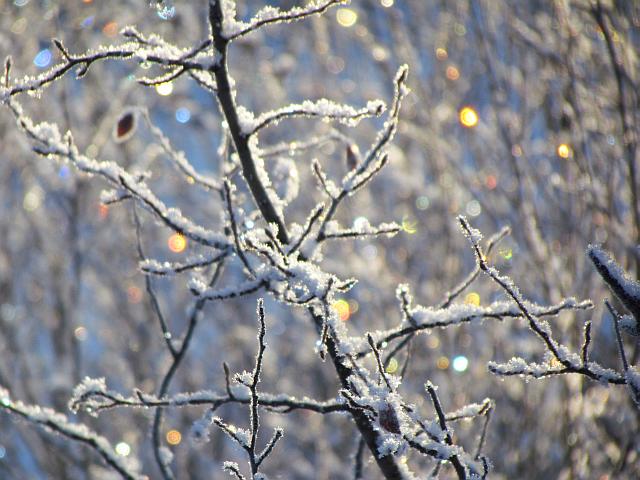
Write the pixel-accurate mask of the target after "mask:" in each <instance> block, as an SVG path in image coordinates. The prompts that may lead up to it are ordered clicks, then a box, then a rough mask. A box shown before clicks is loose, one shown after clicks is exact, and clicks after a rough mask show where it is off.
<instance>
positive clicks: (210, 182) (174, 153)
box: [142, 109, 222, 192]
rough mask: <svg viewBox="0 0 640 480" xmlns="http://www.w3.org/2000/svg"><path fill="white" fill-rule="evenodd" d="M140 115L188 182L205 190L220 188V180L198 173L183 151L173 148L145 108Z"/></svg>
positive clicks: (219, 189) (217, 189)
mask: <svg viewBox="0 0 640 480" xmlns="http://www.w3.org/2000/svg"><path fill="white" fill-rule="evenodd" d="M142 116H143V117H144V119H145V121H146V123H147V125H148V126H149V130H151V133H152V134H153V136H154V137H155V138H156V140H157V141H158V143H159V144H160V146H161V147H162V149H163V150H164V151H165V153H166V154H167V155H168V156H169V158H170V159H171V161H172V162H173V163H174V164H175V166H176V167H177V169H178V170H179V171H180V172H182V173H183V174H184V175H185V177H186V179H187V181H188V182H189V183H196V184H198V185H201V186H202V187H204V188H205V189H207V190H214V191H217V192H220V191H221V190H222V189H221V186H220V182H218V181H217V180H215V179H213V178H211V177H209V176H207V175H202V174H200V173H198V172H197V171H196V169H195V168H194V167H193V165H191V163H189V161H188V160H187V157H186V155H185V153H184V152H183V151H181V150H174V149H173V147H172V146H171V142H170V141H169V139H168V138H167V136H166V135H165V134H164V133H163V132H162V130H160V128H158V127H156V126H155V125H154V124H153V122H151V117H150V116H149V112H148V111H147V110H146V109H145V110H143V111H142Z"/></svg>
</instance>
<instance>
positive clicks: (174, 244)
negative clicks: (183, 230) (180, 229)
mask: <svg viewBox="0 0 640 480" xmlns="http://www.w3.org/2000/svg"><path fill="white" fill-rule="evenodd" d="M167 246H168V247H169V250H171V251H172V252H173V253H180V252H183V251H184V249H185V248H187V239H186V238H185V236H184V235H182V234H180V233H174V234H172V235H171V236H170V237H169V240H167Z"/></svg>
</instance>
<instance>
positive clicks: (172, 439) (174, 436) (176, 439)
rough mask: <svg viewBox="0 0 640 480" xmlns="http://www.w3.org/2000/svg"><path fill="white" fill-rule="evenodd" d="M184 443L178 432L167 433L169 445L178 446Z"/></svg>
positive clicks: (170, 431)
mask: <svg viewBox="0 0 640 480" xmlns="http://www.w3.org/2000/svg"><path fill="white" fill-rule="evenodd" d="M181 441H182V434H181V433H180V432H179V431H178V430H169V431H168V432H167V443H168V444H169V445H178V444H179V443H180V442H181Z"/></svg>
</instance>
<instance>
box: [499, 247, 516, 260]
mask: <svg viewBox="0 0 640 480" xmlns="http://www.w3.org/2000/svg"><path fill="white" fill-rule="evenodd" d="M498 253H499V254H500V256H501V257H502V258H504V259H505V260H511V259H512V258H513V250H512V249H511V248H501V249H500V250H498Z"/></svg>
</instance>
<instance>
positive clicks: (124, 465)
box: [0, 379, 144, 480]
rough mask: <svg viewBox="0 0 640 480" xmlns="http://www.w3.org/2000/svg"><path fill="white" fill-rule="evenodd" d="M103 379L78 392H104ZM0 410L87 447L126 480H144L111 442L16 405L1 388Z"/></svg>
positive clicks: (57, 416) (46, 411) (61, 418)
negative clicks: (92, 390)
mask: <svg viewBox="0 0 640 480" xmlns="http://www.w3.org/2000/svg"><path fill="white" fill-rule="evenodd" d="M103 384H104V381H103V380H102V379H100V380H91V379H85V382H84V383H83V384H82V385H83V386H82V387H81V388H80V389H79V390H78V391H79V392H80V391H88V390H90V389H96V388H101V386H102V385H103ZM0 410H5V411H7V412H9V413H10V414H13V415H17V416H19V417H22V418H24V419H25V420H27V421H29V422H31V423H35V424H37V425H40V426H41V427H43V428H44V429H45V430H47V431H50V432H54V433H57V434H60V435H62V436H64V437H66V438H68V439H71V440H73V441H76V442H79V443H81V444H84V445H86V446H88V447H90V448H91V449H93V450H95V451H96V453H98V454H99V455H100V456H101V457H102V459H103V460H104V461H105V462H106V463H107V465H108V466H109V467H111V468H113V469H114V470H116V471H117V472H118V473H119V474H120V475H121V476H122V477H123V478H125V479H129V480H138V479H139V480H142V479H143V478H144V477H143V476H142V475H141V474H140V473H139V472H138V467H137V465H135V461H134V460H133V459H127V458H125V457H123V456H121V455H118V454H117V453H116V451H115V450H114V448H113V447H112V446H111V443H110V442H109V440H107V439H106V438H105V437H103V436H101V435H98V434H97V433H95V432H94V431H92V430H91V429H90V428H89V427H87V426H86V425H84V424H82V423H72V422H70V421H69V419H68V418H67V417H66V416H65V415H63V414H61V413H58V412H56V411H55V410H53V409H51V408H46V407H40V406H37V405H27V404H24V403H22V402H21V401H14V400H12V399H11V397H10V396H9V392H8V391H7V390H5V389H3V388H2V387H0Z"/></svg>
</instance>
